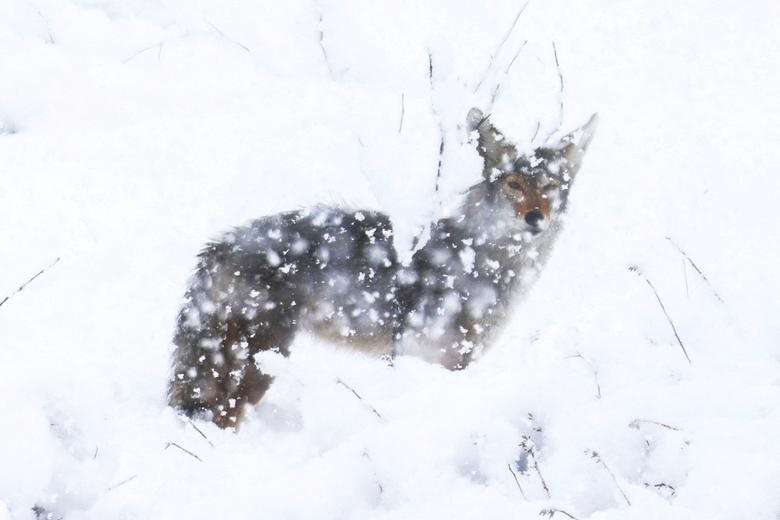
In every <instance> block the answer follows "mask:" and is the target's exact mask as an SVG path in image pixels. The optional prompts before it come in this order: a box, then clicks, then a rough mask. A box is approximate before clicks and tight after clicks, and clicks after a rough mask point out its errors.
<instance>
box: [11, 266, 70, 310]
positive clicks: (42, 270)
mask: <svg viewBox="0 0 780 520" xmlns="http://www.w3.org/2000/svg"><path fill="white" fill-rule="evenodd" d="M59 261H60V257H59V256H58V257H57V259H56V260H55V261H54V262H52V263H51V264H49V265H48V266H46V267H44V268H43V269H41V270H40V271H38V272H37V273H35V275H33V276H32V278H30V279H29V280H27V281H26V282H24V283H23V284H22V285H20V286H19V288H18V289H17V290H15V291H14V292H12V293H11V294H9V295H8V296H6V297H5V298H3V301H0V307H2V306H3V304H4V303H5V302H7V301H8V300H10V299H11V298H13V297H14V296H16V295H17V294H19V293H20V292H22V291H23V290H24V288H25V287H27V286H28V285H29V284H30V283H31V282H32V281H33V280H35V279H36V278H38V277H39V276H41V275H42V274H43V273H45V272H46V271H48V270H49V269H51V268H52V267H54V266H55V265H57V262H59Z"/></svg>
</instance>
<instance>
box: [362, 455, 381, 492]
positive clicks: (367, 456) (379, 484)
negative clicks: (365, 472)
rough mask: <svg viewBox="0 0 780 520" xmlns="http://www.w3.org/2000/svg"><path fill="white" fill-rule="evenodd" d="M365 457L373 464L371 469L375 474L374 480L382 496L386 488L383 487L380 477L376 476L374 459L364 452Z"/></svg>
mask: <svg viewBox="0 0 780 520" xmlns="http://www.w3.org/2000/svg"><path fill="white" fill-rule="evenodd" d="M363 456H364V457H365V458H366V459H367V460H368V462H369V463H371V466H372V467H371V469H372V472H373V473H374V480H375V481H376V486H377V488H378V489H379V494H380V495H381V494H382V493H384V492H385V488H384V486H382V483H381V482H379V477H378V476H377V474H376V470H374V468H373V465H374V459H372V458H371V455H369V454H368V452H367V451H364V452H363Z"/></svg>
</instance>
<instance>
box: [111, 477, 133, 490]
mask: <svg viewBox="0 0 780 520" xmlns="http://www.w3.org/2000/svg"><path fill="white" fill-rule="evenodd" d="M137 477H138V475H133V476H132V477H128V478H126V479H124V480H123V481H121V482H117V483H116V484H114V485H113V486H111V487H110V488H108V489H107V490H106V491H113V490H115V489H117V488H118V487H121V486H124V485H125V484H127V483H128V482H131V481H133V480H135V479H136V478H137Z"/></svg>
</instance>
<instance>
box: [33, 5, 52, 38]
mask: <svg viewBox="0 0 780 520" xmlns="http://www.w3.org/2000/svg"><path fill="white" fill-rule="evenodd" d="M27 4H28V5H29V6H30V7H31V8H32V9H33V11H35V14H37V15H38V16H39V17H40V19H41V20H43V25H44V26H45V27H46V36H48V43H49V44H50V45H54V36H53V35H52V33H51V24H50V23H49V19H48V18H46V17H45V16H44V15H43V13H42V12H41V10H40V9H38V8H37V7H36V6H35V5H33V3H32V2H27Z"/></svg>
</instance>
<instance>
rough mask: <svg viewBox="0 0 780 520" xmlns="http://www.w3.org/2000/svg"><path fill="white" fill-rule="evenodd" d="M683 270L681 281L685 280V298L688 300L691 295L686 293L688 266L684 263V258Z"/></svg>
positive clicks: (683, 261)
mask: <svg viewBox="0 0 780 520" xmlns="http://www.w3.org/2000/svg"><path fill="white" fill-rule="evenodd" d="M682 268H683V280H685V297H686V298H690V297H691V293H690V291H688V264H686V263H685V258H683V259H682Z"/></svg>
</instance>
